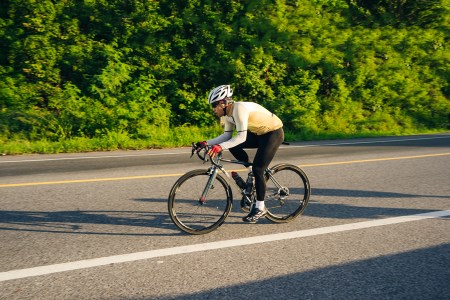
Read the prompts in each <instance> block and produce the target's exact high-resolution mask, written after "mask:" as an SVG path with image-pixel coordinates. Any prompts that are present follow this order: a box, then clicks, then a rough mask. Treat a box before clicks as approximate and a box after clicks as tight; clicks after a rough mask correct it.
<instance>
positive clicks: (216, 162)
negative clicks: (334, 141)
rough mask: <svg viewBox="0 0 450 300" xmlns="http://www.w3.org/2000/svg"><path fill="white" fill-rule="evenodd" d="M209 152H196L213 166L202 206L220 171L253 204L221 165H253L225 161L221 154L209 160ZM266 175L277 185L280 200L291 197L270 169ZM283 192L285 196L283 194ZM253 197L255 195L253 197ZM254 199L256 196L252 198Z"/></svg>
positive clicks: (201, 198) (210, 169)
mask: <svg viewBox="0 0 450 300" xmlns="http://www.w3.org/2000/svg"><path fill="white" fill-rule="evenodd" d="M194 151H195V150H194V148H193V150H192V154H191V157H192V155H193V154H194ZM207 151H208V148H205V149H204V155H203V156H202V155H201V154H200V151H198V152H196V154H197V156H198V157H199V158H200V159H201V160H203V161H204V162H207V161H211V164H212V166H210V167H209V169H208V174H209V175H210V177H209V179H208V182H207V183H206V186H205V188H204V189H203V192H202V195H201V196H200V199H199V202H200V203H201V204H204V203H205V202H206V197H207V195H208V192H209V190H210V189H211V186H212V184H213V182H214V180H215V179H216V176H217V174H218V172H219V170H220V171H221V172H222V173H223V174H224V175H225V176H226V178H227V179H228V180H227V181H228V183H230V182H232V183H233V184H234V185H235V186H236V187H237V188H238V189H239V190H240V191H241V194H242V196H243V197H245V198H246V200H247V201H250V202H253V199H251V198H250V197H249V195H247V194H246V193H245V192H244V191H243V190H242V189H241V188H240V187H239V186H238V185H237V183H236V182H235V181H234V180H233V178H232V177H231V176H230V174H229V173H228V172H227V171H226V170H225V169H224V168H223V166H222V164H220V162H221V161H223V162H228V163H232V164H239V165H243V166H245V167H247V168H248V167H251V166H252V164H251V163H248V162H244V161H240V160H234V159H224V158H222V154H221V153H220V154H219V155H218V156H217V158H216V159H214V158H211V159H208V158H207V156H206V152H207ZM264 174H265V175H267V176H268V177H269V178H270V180H272V182H273V183H274V184H275V186H276V187H277V188H278V194H279V195H280V198H281V199H283V198H285V197H287V196H288V195H289V192H288V191H287V190H286V188H284V187H283V186H282V185H281V184H280V183H279V182H278V181H277V180H276V179H275V177H273V176H272V171H271V170H270V168H266V170H265V171H264ZM282 192H283V194H282ZM252 196H253V195H252ZM252 198H254V196H253V197H252Z"/></svg>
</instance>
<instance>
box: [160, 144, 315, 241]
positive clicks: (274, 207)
mask: <svg viewBox="0 0 450 300" xmlns="http://www.w3.org/2000/svg"><path fill="white" fill-rule="evenodd" d="M208 149H209V148H208V147H206V148H204V149H202V150H201V151H197V150H196V149H195V146H194V144H192V153H191V157H192V156H193V155H194V153H196V154H197V156H198V157H199V158H200V159H201V160H203V162H204V163H205V162H207V161H210V162H211V166H210V167H209V168H208V169H207V170H205V169H198V170H192V171H189V172H187V173H186V174H184V175H182V176H181V177H180V178H179V179H178V180H177V181H176V182H175V184H174V185H173V187H172V189H171V190H170V194H169V198H168V209H169V215H170V218H171V219H172V221H173V223H174V224H175V225H176V226H177V227H178V228H179V229H181V230H182V231H184V232H187V233H190V234H206V233H209V232H211V231H214V230H216V229H217V228H219V227H220V226H221V225H222V224H223V223H224V222H225V219H226V218H227V216H228V214H229V213H230V211H231V207H232V202H233V193H232V188H231V185H230V182H233V183H234V184H235V185H236V186H237V187H238V189H239V190H240V191H241V195H242V199H241V209H243V210H244V211H247V212H248V211H249V210H250V208H251V206H252V205H254V204H255V201H256V193H255V187H254V182H253V180H252V179H253V174H252V172H249V175H248V178H247V181H246V182H245V186H244V185H243V179H242V178H241V177H240V176H238V177H239V178H240V179H241V180H239V179H238V177H236V176H235V175H236V174H237V173H236V172H232V176H230V174H229V173H228V172H227V171H226V170H225V169H224V167H223V165H222V164H221V162H228V163H232V164H239V165H243V166H245V167H247V168H251V166H252V164H251V163H247V162H243V161H239V160H229V159H224V158H222V154H220V155H218V156H217V157H216V158H214V159H208V156H207V154H206V153H207V152H208ZM219 171H221V173H219ZM222 174H223V175H225V177H224V176H222ZM233 177H235V178H233ZM265 179H266V184H267V190H266V198H265V199H264V200H265V205H266V207H267V209H268V213H267V215H266V216H265V217H266V218H267V219H268V220H270V221H272V222H275V223H287V222H290V221H292V220H293V219H295V218H296V217H298V216H300V215H301V214H302V213H303V211H304V210H305V208H306V206H307V205H308V201H309V197H310V194H311V187H310V184H309V180H308V177H307V176H306V173H305V172H304V171H303V170H302V169H301V168H299V167H297V166H295V165H292V164H286V163H282V164H277V165H275V166H273V167H269V168H267V169H266V170H265Z"/></svg>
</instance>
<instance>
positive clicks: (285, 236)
mask: <svg viewBox="0 0 450 300" xmlns="http://www.w3.org/2000/svg"><path fill="white" fill-rule="evenodd" d="M445 216H450V210H443V211H434V212H429V213H423V214H416V215H408V216H400V217H393V218H385V219H378V220H371V221H364V222H357V223H350V224H344V225H336V226H329V227H322V228H315V229H307V230H299V231H292V232H285V233H277V234H269V235H262V236H255V237H249V238H241V239H233V240H225V241H218V242H211V243H204V244H196V245H188V246H180V247H173V248H165V249H158V250H151V251H144V252H136V253H129V254H123V255H114V256H108V257H100V258H94V259H86V260H80V261H74V262H68V263H62V264H55V265H47V266H40V267H34V268H28V269H20V270H11V271H7V272H2V273H0V282H2V281H7V280H13V279H20V278H27V277H33V276H42V275H48V274H53V273H60V272H66V271H73V270H80V269H86V268H93V267H98V266H105V265H109V264H118V263H125V262H132V261H137V260H144V259H151V258H160V257H165V256H171V255H179V254H187V253H194V252H202V251H209V250H215V249H224V248H230V247H239V246H246V245H253V244H261V243H267V242H274V241H281V240H289V239H296V238H302V237H309V236H316V235H321V234H328V233H335V232H343V231H350V230H357V229H365V228H371V227H376V226H384V225H392V224H399V223H405V222H412V221H420V220H426V219H433V218H440V217H445Z"/></svg>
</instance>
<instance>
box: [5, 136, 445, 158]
mask: <svg viewBox="0 0 450 300" xmlns="http://www.w3.org/2000/svg"><path fill="white" fill-rule="evenodd" d="M448 138H450V135H448V136H434V137H421V138H405V139H390V140H372V141H360V142H341V143H339V142H338V143H328V144H309V145H289V146H282V147H280V149H290V148H308V147H320V146H340V145H360V144H376V143H392V142H408V141H423V140H437V139H448ZM189 153H191V151H190V150H189V151H182V152H164V153H146V154H123V155H106V156H83V157H61V158H43V159H24V160H10V161H0V164H7V163H23V162H44V161H59V160H80V159H104V158H125V157H141V156H142V157H145V156H161V155H178V154H183V155H185V154H189Z"/></svg>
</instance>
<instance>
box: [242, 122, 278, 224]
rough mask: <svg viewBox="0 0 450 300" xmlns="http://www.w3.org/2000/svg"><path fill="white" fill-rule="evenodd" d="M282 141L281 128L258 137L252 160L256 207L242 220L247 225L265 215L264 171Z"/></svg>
mask: <svg viewBox="0 0 450 300" xmlns="http://www.w3.org/2000/svg"><path fill="white" fill-rule="evenodd" d="M283 140H284V131H283V128H280V129H278V130H274V131H271V132H268V133H266V134H263V135H260V136H258V144H259V147H258V150H257V151H256V155H255V158H254V159H253V175H254V176H255V189H256V200H257V201H256V206H255V207H254V208H253V209H252V210H251V211H250V213H249V214H248V215H247V216H245V217H244V218H243V219H242V220H243V221H244V222H248V223H256V221H257V220H258V219H259V218H261V217H263V216H265V215H266V214H267V209H266V208H265V205H264V199H265V194H266V181H265V178H264V171H265V170H266V168H267V167H268V166H269V164H270V162H271V161H272V159H273V157H274V156H275V153H276V152H277V150H278V148H279V147H280V145H281V143H282V142H283Z"/></svg>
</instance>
